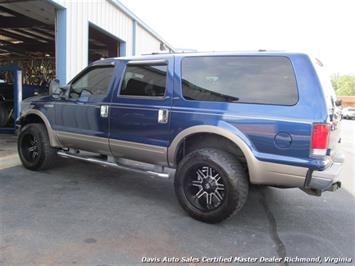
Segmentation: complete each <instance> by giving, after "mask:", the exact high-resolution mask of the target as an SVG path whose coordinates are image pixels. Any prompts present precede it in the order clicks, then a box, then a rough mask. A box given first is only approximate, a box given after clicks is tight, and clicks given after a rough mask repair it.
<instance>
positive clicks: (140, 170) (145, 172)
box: [57, 151, 170, 178]
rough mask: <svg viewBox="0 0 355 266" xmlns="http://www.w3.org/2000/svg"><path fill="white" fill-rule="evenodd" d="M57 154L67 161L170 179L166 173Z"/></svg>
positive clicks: (62, 153) (59, 152)
mask: <svg viewBox="0 0 355 266" xmlns="http://www.w3.org/2000/svg"><path fill="white" fill-rule="evenodd" d="M57 154H58V156H60V157H63V158H67V159H68V158H72V159H76V160H80V161H85V162H90V163H95V164H99V165H101V166H109V167H115V168H118V169H122V170H127V171H132V172H136V173H138V174H146V175H149V176H153V177H160V178H169V177H170V175H169V174H168V173H163V172H154V171H148V170H143V169H139V168H133V167H129V166H126V165H122V164H119V163H115V162H109V161H105V160H100V159H95V158H91V157H85V156H79V155H75V154H71V153H67V152H63V151H58V152H57Z"/></svg>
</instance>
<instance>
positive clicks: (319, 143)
mask: <svg viewBox="0 0 355 266" xmlns="http://www.w3.org/2000/svg"><path fill="white" fill-rule="evenodd" d="M328 139H329V125H328V124H315V125H314V126H313V132H312V155H316V156H320V155H322V156H323V155H327V149H328Z"/></svg>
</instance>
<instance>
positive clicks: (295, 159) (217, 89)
mask: <svg viewBox="0 0 355 266" xmlns="http://www.w3.org/2000/svg"><path fill="white" fill-rule="evenodd" d="M339 104H340V103H339V102H338V101H337V100H336V96H335V94H334V90H333V88H332V87H331V83H330V81H329V79H328V78H327V77H326V76H324V74H323V70H322V64H321V62H320V61H319V60H313V59H312V58H310V57H309V56H308V55H305V54H300V53H285V52H253V53H193V54H164V55H147V56H141V57H123V58H113V59H103V60H99V61H97V62H94V63H93V64H91V65H89V66H88V67H87V68H85V69H84V70H83V71H82V72H81V73H79V74H78V75H77V76H76V77H75V78H74V79H73V80H72V81H70V82H69V84H68V85H66V86H65V87H59V85H58V82H56V81H53V82H52V83H51V87H50V95H49V96H45V97H43V96H42V97H34V98H30V99H27V100H25V101H24V102H23V112H22V116H21V117H20V118H19V119H18V120H17V125H18V130H19V137H18V152H19V155H20V158H21V161H22V163H23V165H24V166H25V167H26V168H28V169H30V170H41V169H45V168H48V167H50V166H51V165H53V164H54V163H55V162H56V156H61V157H65V158H71V159H78V160H84V161H89V162H92V163H97V164H99V165H105V166H112V167H117V168H122V169H130V170H133V171H136V172H139V173H145V174H148V175H151V176H159V177H169V176H172V175H173V174H174V176H175V177H174V180H175V182H174V185H175V192H176V195H177V198H178V200H179V202H180V204H181V206H182V207H183V209H184V210H185V211H186V212H187V213H188V214H189V215H191V216H192V217H194V218H195V219H198V220H201V221H204V222H209V223H217V222H220V221H222V220H224V219H225V218H227V217H229V216H231V215H232V214H234V213H236V212H238V211H239V210H240V209H241V208H242V207H243V205H244V203H245V202H246V200H247V195H248V190H249V185H250V184H258V185H270V186H277V187H285V188H290V187H298V188H301V189H302V190H304V191H305V192H307V193H309V194H313V195H320V194H321V193H322V192H323V191H334V190H336V189H337V188H339V187H340V185H341V183H340V181H339V178H340V176H341V171H342V166H343V156H342V155H341V153H340V152H339V151H338V143H339V142H340V137H339V132H340V119H341V118H340V117H341V116H340V113H339V108H338V106H339ZM174 170H176V171H174Z"/></svg>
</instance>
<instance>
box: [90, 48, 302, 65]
mask: <svg viewBox="0 0 355 266" xmlns="http://www.w3.org/2000/svg"><path fill="white" fill-rule="evenodd" d="M211 55H214V56H233V55H234V56H236V55H248V56H260V55H262V56H275V55H277V56H290V55H306V54H305V53H299V52H289V51H265V50H260V51H234V52H214V51H212V52H188V53H183V52H182V53H153V54H145V55H139V56H124V57H114V58H106V59H101V60H98V61H95V62H94V63H93V65H101V64H110V63H113V62H114V61H116V60H154V59H164V58H171V57H190V56H211Z"/></svg>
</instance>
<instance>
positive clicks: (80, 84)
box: [70, 66, 114, 97]
mask: <svg viewBox="0 0 355 266" xmlns="http://www.w3.org/2000/svg"><path fill="white" fill-rule="evenodd" d="M113 70H114V66H100V67H94V68H91V69H90V70H89V71H88V72H86V73H84V74H83V75H82V76H81V77H80V78H79V79H77V80H76V81H74V82H73V84H72V86H71V93H70V95H71V97H75V95H80V94H81V92H82V91H83V90H84V89H85V90H86V91H87V92H88V93H89V94H90V95H93V96H105V95H106V94H107V92H108V88H109V85H110V82H111V79H112V74H113Z"/></svg>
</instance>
